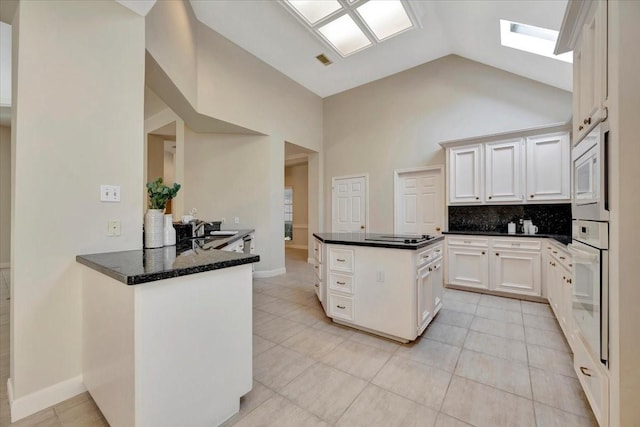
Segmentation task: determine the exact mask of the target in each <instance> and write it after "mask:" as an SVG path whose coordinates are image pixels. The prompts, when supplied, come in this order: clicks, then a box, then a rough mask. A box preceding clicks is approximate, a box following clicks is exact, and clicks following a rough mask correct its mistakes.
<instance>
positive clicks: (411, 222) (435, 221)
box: [394, 166, 445, 235]
mask: <svg viewBox="0 0 640 427" xmlns="http://www.w3.org/2000/svg"><path fill="white" fill-rule="evenodd" d="M443 184H444V182H443V179H442V166H431V167H424V168H413V169H402V170H396V171H395V172H394V218H395V220H394V232H395V233H396V234H418V235H420V234H431V235H433V234H440V233H442V231H443V230H444V220H445V212H444V185H443Z"/></svg>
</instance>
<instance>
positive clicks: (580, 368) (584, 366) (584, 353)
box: [573, 334, 609, 425]
mask: <svg viewBox="0 0 640 427" xmlns="http://www.w3.org/2000/svg"><path fill="white" fill-rule="evenodd" d="M574 351H575V353H574V355H573V367H574V369H575V371H576V375H577V376H578V379H579V380H580V384H581V385H582V389H583V390H584V394H585V395H586V396H587V400H588V401H589V404H590V405H591V409H592V410H593V415H595V417H596V419H597V420H598V423H599V424H600V425H604V424H603V421H604V420H607V419H608V418H609V413H608V409H609V379H608V378H607V375H606V372H605V369H604V368H603V367H602V365H601V364H600V362H599V361H598V360H596V359H594V358H593V357H592V355H591V353H590V352H589V351H588V350H587V347H586V346H585V345H584V342H583V341H582V337H581V336H580V334H576V337H575V340H574Z"/></svg>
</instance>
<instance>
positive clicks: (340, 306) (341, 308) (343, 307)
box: [336, 305, 347, 310]
mask: <svg viewBox="0 0 640 427" xmlns="http://www.w3.org/2000/svg"><path fill="white" fill-rule="evenodd" d="M336 307H338V308H339V309H340V310H344V309H345V308H347V307H345V306H344V305H336Z"/></svg>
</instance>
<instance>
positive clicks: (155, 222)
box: [144, 178, 180, 248]
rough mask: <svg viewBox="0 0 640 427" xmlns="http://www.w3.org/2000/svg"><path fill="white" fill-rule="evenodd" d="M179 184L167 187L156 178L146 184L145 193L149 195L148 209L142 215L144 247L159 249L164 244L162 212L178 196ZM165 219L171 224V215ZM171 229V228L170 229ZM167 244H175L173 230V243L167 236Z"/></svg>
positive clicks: (160, 179)
mask: <svg viewBox="0 0 640 427" xmlns="http://www.w3.org/2000/svg"><path fill="white" fill-rule="evenodd" d="M178 190H180V184H178V183H175V184H173V187H168V186H166V185H164V183H163V182H162V178H158V179H156V180H155V181H153V182H147V193H148V194H149V209H147V213H146V214H145V215H144V247H145V248H159V247H162V246H163V245H164V244H165V235H164V234H165V233H164V223H163V217H164V210H165V208H166V207H167V202H168V201H169V200H171V199H173V198H174V197H176V195H177V194H178ZM167 216H168V217H169V218H168V219H167V220H168V221H169V223H170V224H171V215H167ZM171 228H172V229H173V227H171ZM166 240H167V244H175V230H174V234H173V242H171V236H170V235H168V236H167V239H166Z"/></svg>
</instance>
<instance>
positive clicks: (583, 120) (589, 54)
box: [573, 0, 608, 143]
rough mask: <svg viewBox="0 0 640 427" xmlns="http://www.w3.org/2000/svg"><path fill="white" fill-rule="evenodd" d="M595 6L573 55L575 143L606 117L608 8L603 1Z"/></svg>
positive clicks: (596, 2)
mask: <svg viewBox="0 0 640 427" xmlns="http://www.w3.org/2000/svg"><path fill="white" fill-rule="evenodd" d="M593 5H594V6H593V7H594V10H593V12H592V13H591V14H590V15H589V16H588V18H587V21H586V23H585V25H584V26H583V28H582V33H581V36H580V40H579V41H578V43H577V44H576V47H575V49H574V55H573V56H574V67H573V68H574V73H573V77H574V91H573V93H574V105H573V107H574V117H573V123H574V132H575V133H574V142H575V143H577V142H578V141H580V140H581V139H582V137H583V136H584V135H586V134H587V133H588V132H589V131H590V130H591V128H592V127H593V126H595V125H596V124H597V123H598V122H599V121H600V120H603V119H604V118H605V117H606V112H605V109H604V101H605V100H606V99H607V92H608V90H607V5H606V1H603V0H598V1H595V2H593Z"/></svg>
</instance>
